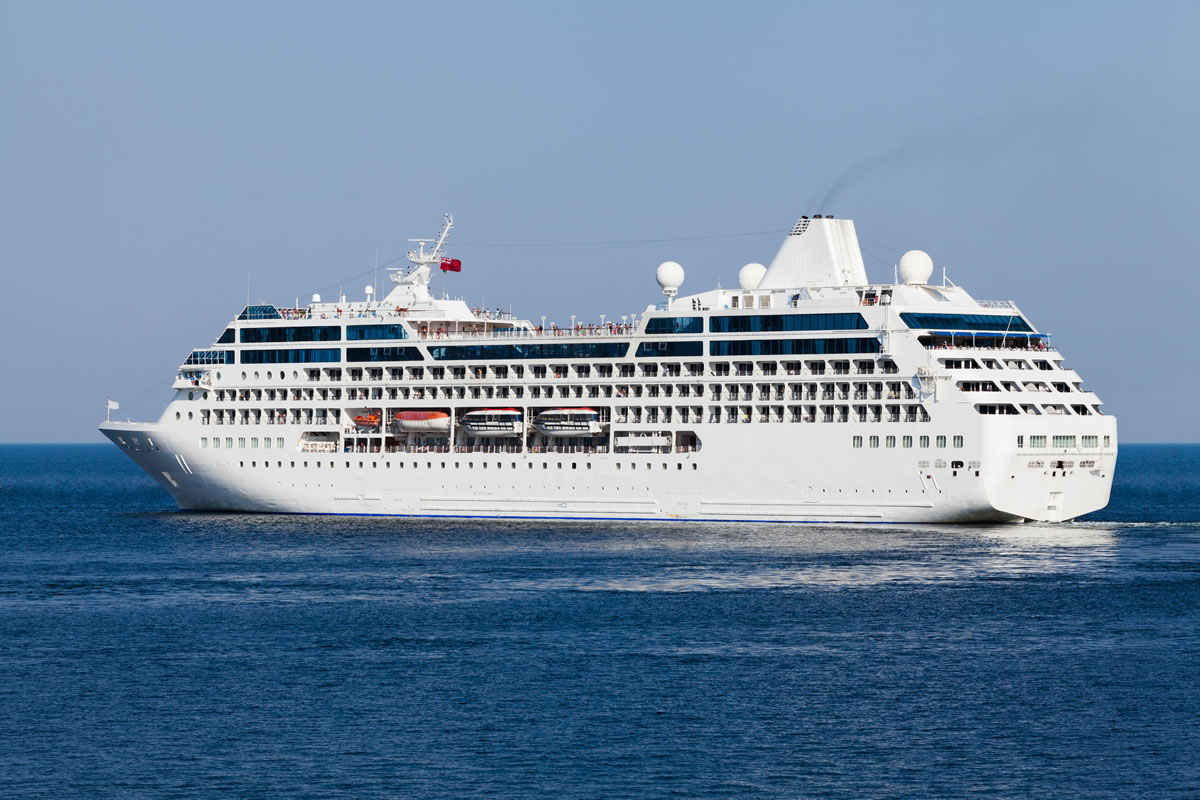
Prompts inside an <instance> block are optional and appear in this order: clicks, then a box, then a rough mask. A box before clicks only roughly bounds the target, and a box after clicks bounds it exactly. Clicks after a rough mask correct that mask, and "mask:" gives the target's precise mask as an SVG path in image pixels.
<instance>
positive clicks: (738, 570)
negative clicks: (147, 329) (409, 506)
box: [0, 445, 1200, 798]
mask: <svg viewBox="0 0 1200 800" xmlns="http://www.w3.org/2000/svg"><path fill="white" fill-rule="evenodd" d="M173 509H174V506H173V504H172V503H171V501H170V499H169V497H168V496H167V495H166V493H164V492H162V491H161V490H160V489H158V487H157V486H156V484H154V483H153V482H152V481H151V480H150V479H149V478H148V477H146V476H145V475H144V474H143V473H141V472H140V471H139V470H138V469H137V468H135V467H134V466H133V464H132V463H131V462H129V461H128V460H127V459H126V458H125V457H124V456H123V455H122V454H121V453H120V452H119V451H118V450H117V449H116V448H115V447H112V446H110V445H96V446H6V447H0V522H2V525H0V795H2V796H4V797H7V798H32V797H38V798H64V797H87V798H93V797H95V798H104V797H119V798H140V797H146V798H158V797H172V798H192V797H197V798H199V797H204V798H208V797H287V798H300V797H312V798H326V797H353V798H360V797H363V798H367V797H370V798H374V797H399V798H405V797H414V798H443V797H444V798H461V797H546V798H551V797H553V798H560V797H566V798H576V797H579V798H591V797H596V798H600V797H603V798H620V797H739V798H741V797H750V798H753V797H770V798H826V797H839V798H841V797H845V798H872V797H887V798H895V797H913V798H917V797H919V798H925V797H964V796H985V797H1012V798H1028V797H1079V798H1092V797H1106V798H1109V797H1111V798H1133V797H1155V798H1171V797H1178V798H1190V797H1197V796H1200V446H1124V447H1123V448H1122V451H1121V456H1120V462H1119V465H1118V470H1117V474H1116V483H1115V486H1114V493H1113V500H1112V504H1111V505H1110V506H1109V507H1108V508H1107V509H1105V510H1104V511H1101V512H1099V513H1097V514H1094V515H1093V516H1092V517H1091V518H1089V519H1088V520H1086V521H1080V522H1077V523H1074V524H1069V525H1056V526H1038V525H1026V526H1012V527H929V528H914V527H899V528H880V527H867V528H849V527H828V526H821V527H818V526H783V525H730V526H712V527H705V526H695V525H685V524H624V523H622V524H606V525H600V524H559V523H540V522H520V523H504V522H496V521H481V522H464V521H438V520H431V521H423V520H406V519H400V520H394V519H378V518H361V517H351V518H326V517H290V516H245V515H229V514H194V513H180V512H178V511H175V510H173Z"/></svg>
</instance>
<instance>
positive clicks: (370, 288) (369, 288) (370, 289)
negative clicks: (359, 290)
mask: <svg viewBox="0 0 1200 800" xmlns="http://www.w3.org/2000/svg"><path fill="white" fill-rule="evenodd" d="M363 291H364V292H366V293H367V294H375V287H374V286H371V285H370V284H368V285H367V288H366V289H364V290H363Z"/></svg>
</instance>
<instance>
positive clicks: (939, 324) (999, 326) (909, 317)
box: [900, 311, 1033, 333]
mask: <svg viewBox="0 0 1200 800" xmlns="http://www.w3.org/2000/svg"><path fill="white" fill-rule="evenodd" d="M900 319H902V320H904V324H905V325H907V326H908V327H910V328H930V329H932V328H937V329H939V330H947V331H1000V332H1002V333H1003V332H1004V331H1008V332H1010V333H1029V332H1031V331H1032V330H1033V328H1031V327H1029V323H1028V322H1026V321H1025V320H1024V318H1023V317H1020V316H1018V315H1016V314H922V313H917V312H913V311H906V312H904V313H902V314H901V315H900Z"/></svg>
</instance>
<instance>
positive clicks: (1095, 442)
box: [1017, 435, 1112, 448]
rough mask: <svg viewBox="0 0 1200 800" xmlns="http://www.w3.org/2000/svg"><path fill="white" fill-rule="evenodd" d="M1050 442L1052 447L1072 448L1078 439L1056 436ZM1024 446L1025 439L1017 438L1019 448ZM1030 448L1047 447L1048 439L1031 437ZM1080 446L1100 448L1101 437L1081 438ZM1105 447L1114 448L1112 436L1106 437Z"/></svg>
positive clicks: (1036, 436)
mask: <svg viewBox="0 0 1200 800" xmlns="http://www.w3.org/2000/svg"><path fill="white" fill-rule="evenodd" d="M1050 442H1051V447H1065V448H1070V447H1076V446H1077V445H1076V443H1075V442H1076V439H1075V437H1074V436H1066V435H1063V436H1054V437H1051V439H1050ZM1024 446H1025V437H1024V436H1018V437H1017V447H1024ZM1029 446H1030V447H1032V448H1042V447H1045V446H1046V437H1045V436H1044V435H1035V436H1030V437H1029ZM1078 446H1079V447H1087V448H1093V447H1099V446H1100V437H1099V436H1081V437H1079V445H1078ZM1104 446H1105V447H1112V436H1105V437H1104Z"/></svg>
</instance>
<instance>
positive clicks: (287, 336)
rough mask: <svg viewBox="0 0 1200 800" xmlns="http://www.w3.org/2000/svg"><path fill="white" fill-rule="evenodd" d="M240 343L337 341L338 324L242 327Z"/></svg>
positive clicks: (340, 331)
mask: <svg viewBox="0 0 1200 800" xmlns="http://www.w3.org/2000/svg"><path fill="white" fill-rule="evenodd" d="M241 339H242V344H266V343H268V342H339V341H341V339H342V328H341V326H340V325H300V326H296V327H287V328H242V330H241Z"/></svg>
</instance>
